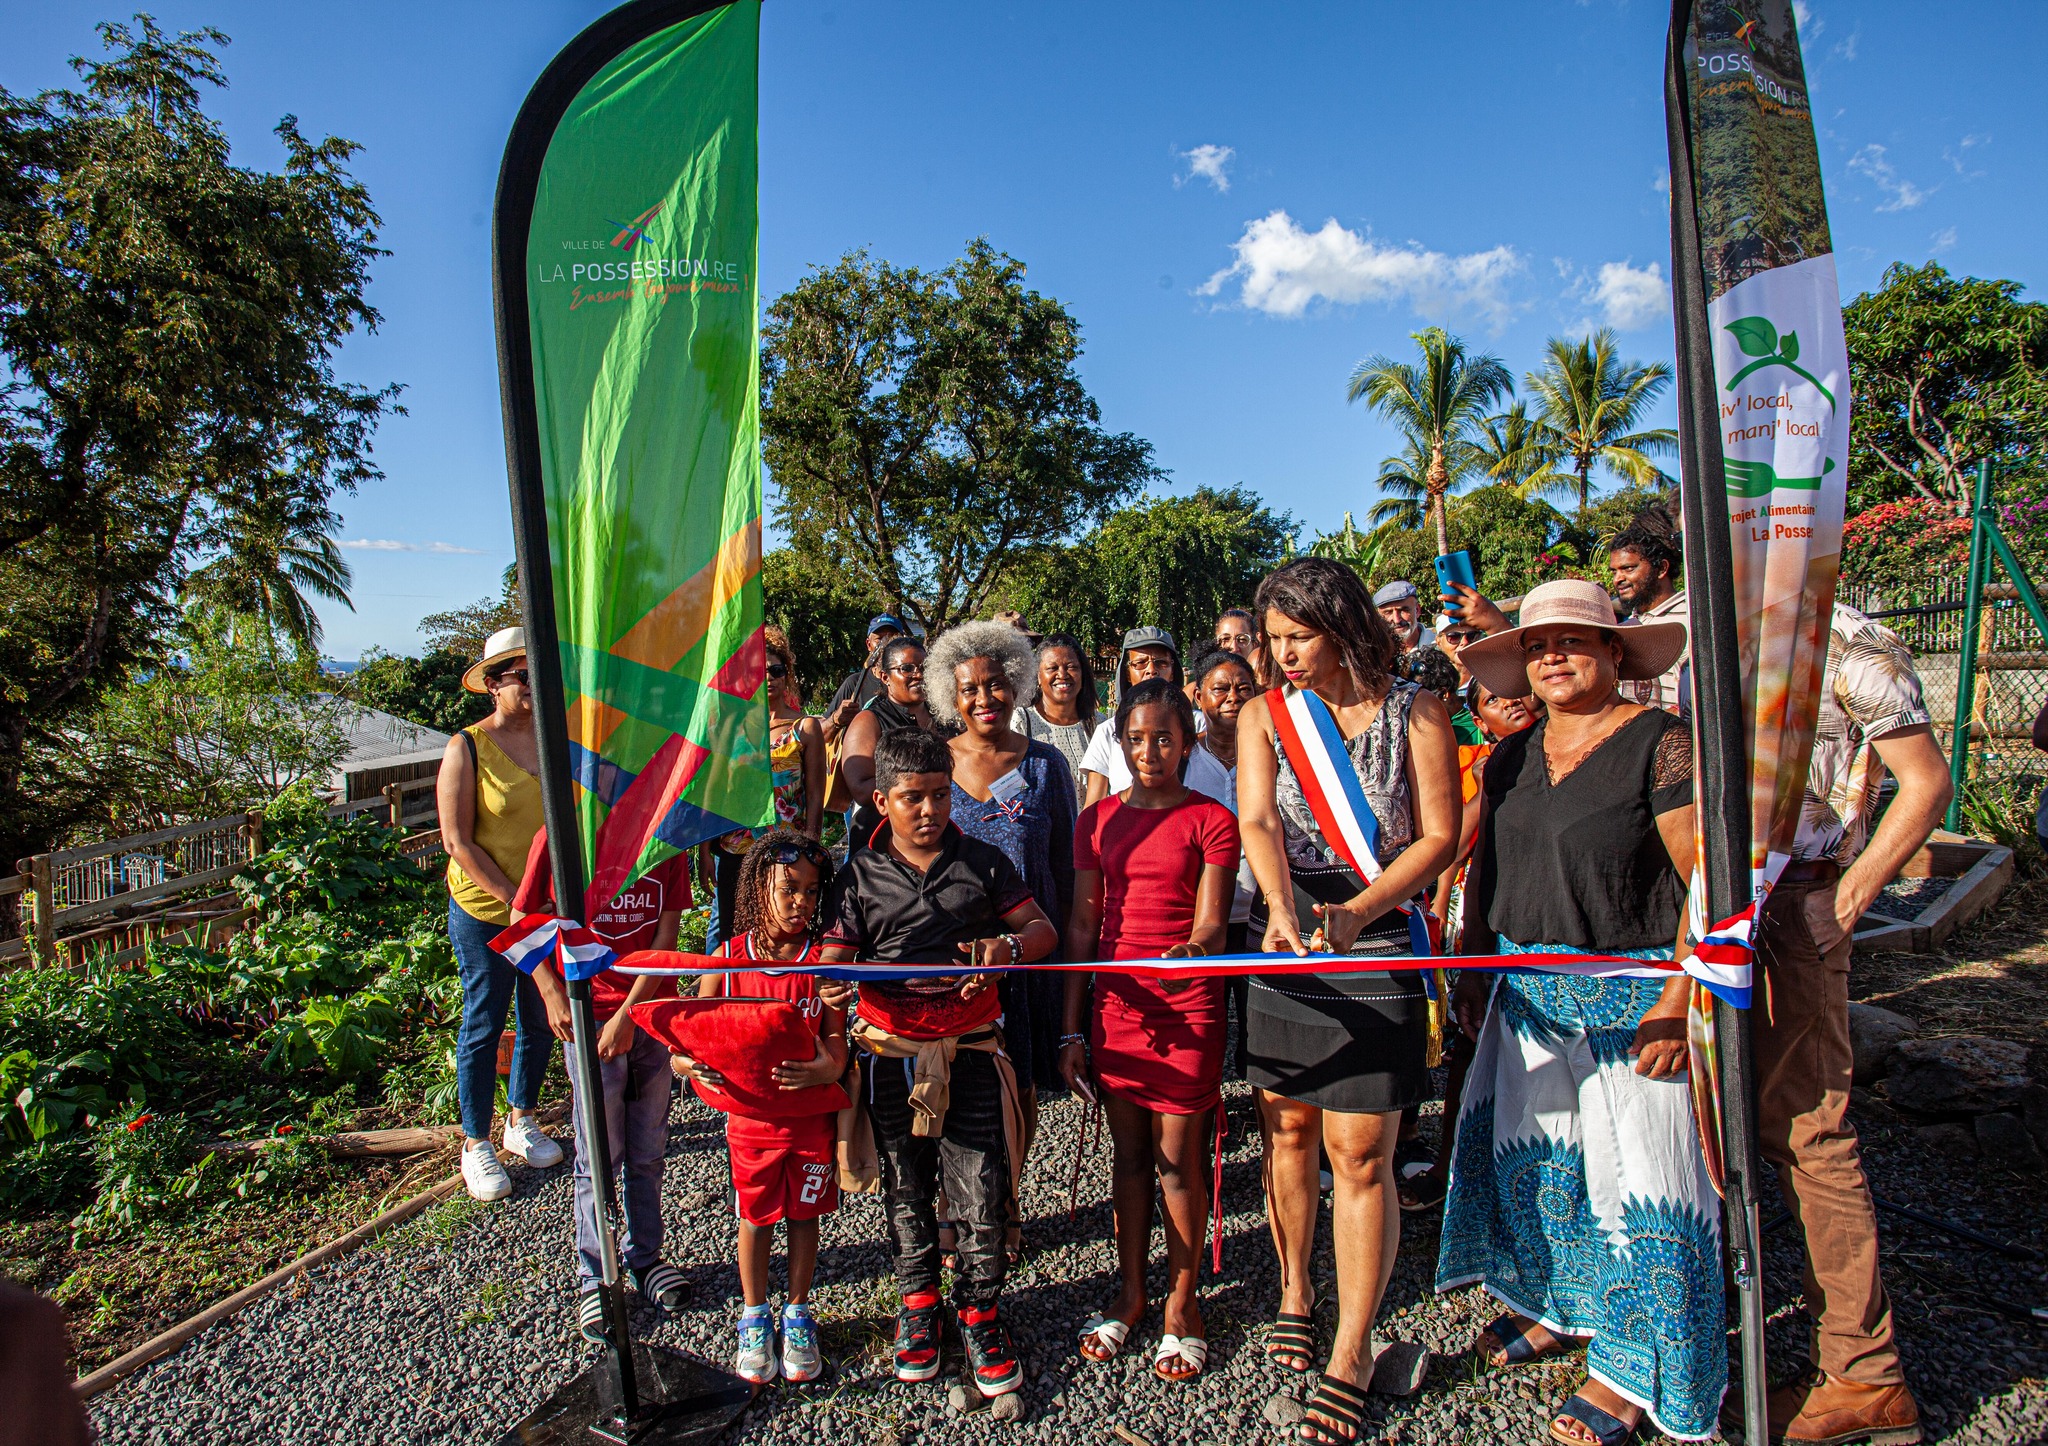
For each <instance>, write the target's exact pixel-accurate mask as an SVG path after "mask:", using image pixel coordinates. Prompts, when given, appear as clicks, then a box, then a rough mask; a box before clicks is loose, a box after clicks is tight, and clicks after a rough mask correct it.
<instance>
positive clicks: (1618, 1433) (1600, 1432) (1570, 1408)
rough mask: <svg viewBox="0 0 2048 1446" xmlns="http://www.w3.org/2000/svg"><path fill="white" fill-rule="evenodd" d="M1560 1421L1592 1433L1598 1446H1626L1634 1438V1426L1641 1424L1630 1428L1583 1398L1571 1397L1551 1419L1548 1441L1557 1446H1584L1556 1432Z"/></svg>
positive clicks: (1574, 1438)
mask: <svg viewBox="0 0 2048 1446" xmlns="http://www.w3.org/2000/svg"><path fill="white" fill-rule="evenodd" d="M1561 1421H1576V1422H1578V1423H1579V1424H1580V1425H1581V1426H1584V1427H1585V1428H1586V1429H1587V1430H1588V1431H1591V1432H1592V1433H1593V1439H1594V1440H1595V1441H1597V1442H1599V1443H1600V1446H1626V1443H1627V1442H1629V1441H1630V1440H1632V1439H1633V1438H1634V1437H1635V1434H1636V1426H1640V1425H1641V1424H1642V1423H1641V1422H1640V1421H1639V1422H1637V1423H1636V1426H1631V1425H1630V1424H1629V1423H1628V1422H1626V1421H1624V1420H1621V1419H1620V1418H1619V1417H1616V1416H1610V1415H1608V1414H1607V1413H1606V1412H1605V1411H1603V1410H1601V1409H1600V1408H1599V1407H1598V1406H1596V1405H1594V1404H1593V1403H1592V1402H1591V1401H1589V1400H1587V1399H1586V1398H1585V1397H1584V1396H1573V1397H1572V1398H1571V1399H1570V1400H1569V1401H1566V1402H1565V1403H1564V1408H1563V1409H1562V1410H1560V1411H1559V1412H1558V1413H1557V1415H1556V1416H1555V1417H1553V1418H1552V1420H1551V1422H1550V1439H1551V1440H1553V1441H1556V1442H1558V1443H1559V1446H1586V1443H1585V1442H1584V1441H1582V1440H1580V1439H1579V1438H1578V1437H1576V1436H1568V1435H1566V1434H1565V1433H1564V1432H1562V1431H1560V1430H1558V1429H1557V1427H1558V1423H1559V1422H1561Z"/></svg>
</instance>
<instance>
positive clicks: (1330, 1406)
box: [1300, 1375, 1607, 1446]
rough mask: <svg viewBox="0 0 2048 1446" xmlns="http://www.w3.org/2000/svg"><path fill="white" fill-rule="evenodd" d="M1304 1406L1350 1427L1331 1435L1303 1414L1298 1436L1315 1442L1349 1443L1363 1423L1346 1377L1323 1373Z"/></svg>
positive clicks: (1358, 1399) (1360, 1403)
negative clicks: (1338, 1377)
mask: <svg viewBox="0 0 2048 1446" xmlns="http://www.w3.org/2000/svg"><path fill="white" fill-rule="evenodd" d="M1303 1409H1304V1410H1308V1411H1320V1412H1322V1413H1323V1414H1324V1415H1325V1416H1327V1417H1329V1418H1330V1420H1331V1421H1332V1422H1334V1423H1336V1424H1337V1425H1338V1426H1340V1427H1346V1428H1349V1433H1350V1434H1348V1435H1343V1436H1334V1435H1332V1434H1331V1433H1330V1432H1329V1431H1328V1430H1327V1429H1325V1428H1324V1427H1323V1426H1321V1425H1319V1424H1317V1423H1316V1422H1315V1421H1313V1420H1310V1419H1309V1418H1308V1417H1306V1416H1304V1417H1303V1418H1302V1422H1301V1437H1300V1439H1302V1440H1303V1441H1308V1442H1313V1443H1318V1446H1350V1443H1351V1442H1353V1441H1356V1440H1357V1439H1358V1435H1359V1428H1360V1427H1361V1426H1363V1425H1364V1424H1365V1392H1363V1391H1361V1390H1360V1389H1359V1388H1358V1387H1356V1386H1354V1385H1352V1384H1351V1383H1350V1382H1348V1381H1340V1380H1338V1379H1337V1378H1336V1377H1335V1376H1328V1375H1326V1376H1324V1377H1322V1378H1321V1379H1320V1380H1318V1381H1317V1382H1316V1388H1315V1390H1313V1391H1311V1392H1310V1393H1309V1397H1308V1404H1307V1405H1306V1406H1305V1407H1304V1408H1303ZM1601 1446H1607V1443H1606V1442H1604V1441H1603V1442H1602V1443H1601Z"/></svg>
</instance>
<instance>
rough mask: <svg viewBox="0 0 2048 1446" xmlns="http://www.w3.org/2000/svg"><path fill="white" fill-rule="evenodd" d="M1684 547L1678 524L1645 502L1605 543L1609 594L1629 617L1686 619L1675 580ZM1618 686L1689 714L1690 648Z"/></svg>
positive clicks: (1637, 698) (1648, 620)
mask: <svg viewBox="0 0 2048 1446" xmlns="http://www.w3.org/2000/svg"><path fill="white" fill-rule="evenodd" d="M1682 557H1683V552H1682V550H1681V547H1680V544H1679V539H1678V528H1677V525H1676V524H1675V523H1673V522H1672V520H1671V514H1670V513H1669V512H1667V511H1665V510H1664V509H1663V508H1662V507H1645V508H1644V509H1643V510H1642V511H1641V512H1638V513H1637V514H1636V515H1635V520H1634V521H1632V522H1630V523H1629V525H1628V526H1627V527H1624V528H1623V529H1622V530H1621V531H1620V532H1619V533H1618V534H1617V535H1616V536H1615V539H1614V541H1613V542H1612V543H1610V544H1608V548H1607V566H1608V568H1609V569H1610V570H1611V571H1612V572H1613V574H1614V596H1615V597H1616V599H1617V600H1619V601H1620V603H1621V605H1622V606H1623V607H1624V608H1627V609H1628V612H1629V616H1628V617H1626V618H1624V619H1622V625H1623V626H1624V627H1626V626H1627V625H1628V624H1630V623H1685V622H1687V621H1688V616H1687V612H1686V602H1685V589H1684V588H1682V587H1680V586H1679V585H1678V574H1679V571H1680V568H1681V566H1682V562H1681V559H1682ZM1621 691H1622V692H1623V693H1624V694H1626V695H1627V696H1628V697H1630V698H1632V699H1634V700H1635V701H1636V702H1638V703H1644V704H1648V705H1651V706H1653V707H1658V708H1662V709H1664V710H1665V711H1666V712H1668V713H1676V714H1678V715H1679V716H1680V717H1681V718H1690V717H1691V716H1692V648H1691V646H1690V645H1688V646H1687V648H1686V650H1685V651H1684V652H1683V653H1681V654H1680V655H1679V658H1678V661H1677V662H1676V663H1674V664H1672V666H1671V668H1670V671H1668V672H1666V673H1665V674H1664V675H1663V676H1662V677H1657V678H1646V679H1644V680H1643V681H1641V682H1637V683H1623V684H1622V685H1621Z"/></svg>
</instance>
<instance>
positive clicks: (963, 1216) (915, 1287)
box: [863, 1049, 1010, 1306]
mask: <svg viewBox="0 0 2048 1446" xmlns="http://www.w3.org/2000/svg"><path fill="white" fill-rule="evenodd" d="M863 1064H864V1068H865V1069H866V1071H867V1084H868V1118H869V1120H870V1121H871V1122H872V1123H873V1126H874V1131H875V1152H876V1153H877V1154H878V1155H880V1156H881V1164H882V1192H883V1198H884V1200H886V1201H887V1203H888V1209H889V1230H890V1233H891V1234H892V1235H893V1236H894V1238H895V1246H896V1262H895V1264H896V1284H897V1286H898V1287H899V1288H900V1289H901V1290H902V1292H903V1293H904V1294H905V1295H909V1294H912V1293H913V1292H916V1291H924V1290H937V1289H938V1288H939V1220H938V1213H937V1210H936V1208H935V1207H936V1204H937V1197H938V1192H939V1181H940V1177H941V1174H942V1173H943V1176H944V1179H945V1185H946V1198H947V1201H948V1202H949V1203H950V1204H951V1205H952V1207H953V1219H954V1227H955V1230H956V1233H957V1235H958V1238H959V1242H960V1245H959V1249H960V1271H959V1274H958V1275H957V1276H956V1277H955V1279H954V1283H953V1303H954V1304H955V1305H956V1306H985V1305H992V1304H994V1302H995V1299H996V1297H997V1296H998V1295H999V1294H1001V1293H1002V1289H1003V1222H1004V1218H1005V1216H1006V1215H1007V1213H1008V1200H1009V1191H1010V1159H1009V1151H1008V1147H1007V1146H1006V1145H1005V1143H1004V1141H1003V1093H1002V1082H1001V1079H1000V1078H999V1077H998V1075H997V1074H996V1061H995V1056H994V1055H992V1054H987V1053H984V1052H982V1051H980V1050H972V1049H963V1050H961V1051H960V1052H959V1053H958V1054H956V1055H954V1056H953V1082H952V1089H951V1093H950V1097H949V1100H948V1103H947V1106H946V1125H945V1129H944V1131H943V1132H942V1133H941V1134H940V1136H939V1137H938V1138H937V1139H933V1138H931V1137H929V1136H924V1135H913V1134H912V1133H911V1132H910V1125H911V1119H912V1116H911V1112H910V1083H911V1066H912V1064H913V1061H911V1060H908V1059H884V1058H881V1057H880V1056H870V1057H869V1058H868V1059H866V1060H865V1061H864V1062H863Z"/></svg>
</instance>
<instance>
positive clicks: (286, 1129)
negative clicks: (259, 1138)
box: [277, 1125, 292, 1135]
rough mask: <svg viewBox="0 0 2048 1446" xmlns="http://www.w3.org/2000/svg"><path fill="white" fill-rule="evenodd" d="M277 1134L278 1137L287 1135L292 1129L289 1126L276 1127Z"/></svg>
mask: <svg viewBox="0 0 2048 1446" xmlns="http://www.w3.org/2000/svg"><path fill="white" fill-rule="evenodd" d="M277 1132H278V1133H279V1134H280V1135H289V1134H290V1133H291V1132H292V1127H291V1126H290V1125H279V1126H278V1127H277Z"/></svg>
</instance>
